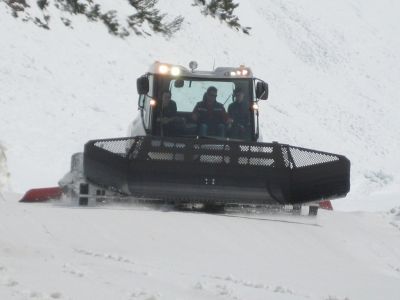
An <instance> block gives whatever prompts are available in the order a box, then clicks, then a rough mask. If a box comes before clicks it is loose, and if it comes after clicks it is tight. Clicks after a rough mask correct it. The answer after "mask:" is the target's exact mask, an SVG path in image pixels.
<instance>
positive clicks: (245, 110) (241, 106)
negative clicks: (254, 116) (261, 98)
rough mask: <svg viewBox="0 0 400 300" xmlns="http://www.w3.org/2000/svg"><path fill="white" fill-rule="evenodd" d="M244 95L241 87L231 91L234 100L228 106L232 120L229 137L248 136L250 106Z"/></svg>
mask: <svg viewBox="0 0 400 300" xmlns="http://www.w3.org/2000/svg"><path fill="white" fill-rule="evenodd" d="M244 95H245V94H244V92H243V90H242V89H241V88H237V89H235V91H234V93H233V96H234V102H233V103H231V104H230V105H229V107H228V114H229V116H230V118H232V120H233V123H232V126H231V128H230V131H229V137H231V138H235V139H249V138H250V106H249V101H248V100H247V99H245V97H244Z"/></svg>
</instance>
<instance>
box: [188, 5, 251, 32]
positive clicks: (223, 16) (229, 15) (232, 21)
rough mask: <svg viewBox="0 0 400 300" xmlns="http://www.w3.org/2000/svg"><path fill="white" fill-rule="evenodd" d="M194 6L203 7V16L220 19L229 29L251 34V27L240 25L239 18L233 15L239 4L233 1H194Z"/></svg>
mask: <svg viewBox="0 0 400 300" xmlns="http://www.w3.org/2000/svg"><path fill="white" fill-rule="evenodd" d="M193 6H199V7H202V10H201V12H202V14H203V15H205V16H211V17H213V18H218V19H220V20H221V22H223V23H226V24H227V25H228V26H229V27H231V28H234V29H236V30H241V31H242V32H243V33H245V34H250V29H251V27H244V26H242V25H241V24H240V23H239V18H238V17H237V16H236V15H234V14H233V12H234V10H235V9H236V8H237V7H238V6H239V4H237V3H234V2H233V0H210V1H206V0H194V2H193Z"/></svg>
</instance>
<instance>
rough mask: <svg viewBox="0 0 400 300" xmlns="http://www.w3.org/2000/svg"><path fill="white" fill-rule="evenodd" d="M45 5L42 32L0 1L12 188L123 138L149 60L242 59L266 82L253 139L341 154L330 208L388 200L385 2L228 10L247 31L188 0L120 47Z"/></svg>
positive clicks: (391, 201) (389, 78)
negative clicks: (342, 171)
mask: <svg viewBox="0 0 400 300" xmlns="http://www.w3.org/2000/svg"><path fill="white" fill-rule="evenodd" d="M27 3H29V4H31V7H32V11H31V14H33V16H35V14H39V12H38V11H35V10H34V9H33V8H34V7H35V2H34V1H27ZM51 3H52V2H50V5H49V7H48V8H47V10H48V14H49V15H50V16H52V18H51V25H52V26H51V29H50V30H45V29H42V28H39V27H38V26H36V25H34V24H33V23H32V22H23V21H22V20H21V19H15V18H14V17H12V16H11V11H10V9H9V7H8V6H7V5H6V4H5V3H4V2H0V36H1V37H2V38H1V41H0V57H1V60H0V142H1V143H2V144H4V146H5V147H6V148H7V152H6V155H7V166H8V171H9V172H10V188H11V189H12V190H13V191H16V192H20V193H21V192H24V191H25V190H26V189H28V188H31V187H36V186H52V185H54V184H56V182H57V180H58V179H59V178H60V177H61V176H62V175H63V174H64V173H65V172H66V171H67V170H68V168H69V159H70V155H71V154H72V153H74V152H77V151H81V150H82V147H83V144H84V143H85V142H86V141H87V140H89V139H94V138H101V137H115V136H123V135H125V132H126V128H127V126H128V123H129V121H130V120H132V118H133V117H134V116H135V114H136V113H137V109H136V105H137V95H136V87H135V81H136V78H137V77H138V76H139V75H141V74H143V73H145V72H146V71H147V68H148V65H149V64H150V63H152V62H153V61H154V60H160V61H166V62H172V63H178V64H181V65H187V64H188V62H189V61H190V60H193V59H195V60H197V61H198V62H199V66H200V69H210V68H212V66H213V64H214V62H215V65H216V66H238V65H240V64H245V65H247V66H250V67H251V68H252V69H253V71H254V73H255V74H256V75H257V76H258V77H260V78H263V79H264V80H266V81H267V82H269V84H270V89H271V97H270V99H269V100H268V101H267V102H263V103H262V104H261V110H262V111H261V116H262V129H263V137H264V140H265V141H275V140H276V141H280V142H282V143H290V144H293V145H298V146H304V147H310V148H315V149H319V150H323V151H329V152H335V153H340V154H344V155H346V156H347V157H349V158H350V160H351V161H352V189H351V193H350V195H349V196H348V197H347V198H346V199H344V200H339V201H336V202H335V203H334V204H335V207H336V208H338V209H343V210H388V209H390V208H392V207H395V206H398V205H399V203H400V173H399V168H400V156H399V155H398V149H399V148H400V126H399V120H398V115H399V112H400V102H399V101H398V98H399V91H398V78H400V68H399V66H400V55H399V53H400V51H399V50H400V38H399V37H400V35H399V34H398V26H397V24H398V11H399V9H400V3H399V2H398V1H393V0H383V1H380V2H379V3H378V2H376V1H372V0H368V1H365V0H363V1H361V0H340V1H334V3H330V2H329V3H328V2H326V1H319V2H315V1H311V0H307V1H301V2H299V1H295V0H289V1H287V0H285V1H283V0H249V1H241V2H240V6H239V8H238V12H237V13H238V14H239V16H240V19H241V22H242V24H244V25H246V26H251V27H253V29H252V30H251V35H250V36H247V35H244V34H242V33H238V32H236V31H232V30H230V29H229V28H227V27H226V26H223V25H221V24H220V23H219V21H217V20H214V19H212V18H205V17H204V16H202V15H201V13H200V11H199V9H198V8H196V7H192V6H191V4H190V1H189V2H185V1H178V0H172V1H161V3H160V9H161V10H163V11H165V12H170V13H171V14H172V15H173V16H176V15H182V16H184V17H185V21H184V23H183V26H182V30H181V31H180V32H178V33H177V34H176V35H175V36H174V37H172V38H171V39H168V40H167V39H165V38H164V37H162V36H160V35H153V36H152V37H146V38H144V37H136V36H133V35H131V36H129V37H128V38H126V39H120V38H118V37H115V36H112V35H109V34H107V31H106V30H105V28H104V25H103V24H101V23H95V22H88V21H87V20H86V18H84V17H82V16H73V15H69V16H68V18H69V19H70V20H71V22H72V28H71V27H66V26H65V25H64V23H63V22H62V21H61V20H60V18H59V17H58V16H59V15H60V11H58V10H55V9H54V6H53V4H51ZM102 3H104V4H108V6H109V8H110V3H109V2H107V1H102ZM124 5H125V1H122V0H119V1H113V5H112V7H111V8H113V9H115V10H117V11H121V12H123V11H124V9H125V6H124ZM172 7H173V9H172Z"/></svg>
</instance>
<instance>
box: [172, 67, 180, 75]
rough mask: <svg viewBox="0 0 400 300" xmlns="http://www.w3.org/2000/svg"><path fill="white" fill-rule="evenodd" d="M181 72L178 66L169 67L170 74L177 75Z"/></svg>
mask: <svg viewBox="0 0 400 300" xmlns="http://www.w3.org/2000/svg"><path fill="white" fill-rule="evenodd" d="M180 74H181V69H179V68H178V67H172V68H171V75H172V76H178V75H180Z"/></svg>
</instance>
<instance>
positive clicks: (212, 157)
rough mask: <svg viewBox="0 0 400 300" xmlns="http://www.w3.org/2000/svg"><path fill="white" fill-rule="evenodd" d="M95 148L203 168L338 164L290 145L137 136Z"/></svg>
mask: <svg viewBox="0 0 400 300" xmlns="http://www.w3.org/2000/svg"><path fill="white" fill-rule="evenodd" d="M93 145H94V146H95V147H98V148H101V149H104V150H106V151H109V152H112V153H114V154H117V155H119V156H121V157H124V158H128V159H130V160H135V159H142V160H154V161H181V162H183V161H186V162H197V163H201V164H213V165H227V164H238V165H242V166H249V167H266V168H276V167H278V166H280V167H285V168H290V169H295V168H303V167H308V166H313V165H318V164H324V163H329V162H334V161H338V160H339V157H338V156H336V155H335V154H330V153H324V152H319V151H313V150H308V149H303V148H298V147H292V146H288V145H281V144H278V143H274V144H256V145H254V144H251V143H245V142H243V143H240V142H232V141H230V142H229V141H227V142H226V143H221V142H219V141H209V140H204V141H202V140H189V139H178V138H176V139H174V138H170V139H168V138H164V139H163V138H157V137H150V136H147V137H144V136H138V137H133V138H120V139H110V140H98V141H94V142H93Z"/></svg>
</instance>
